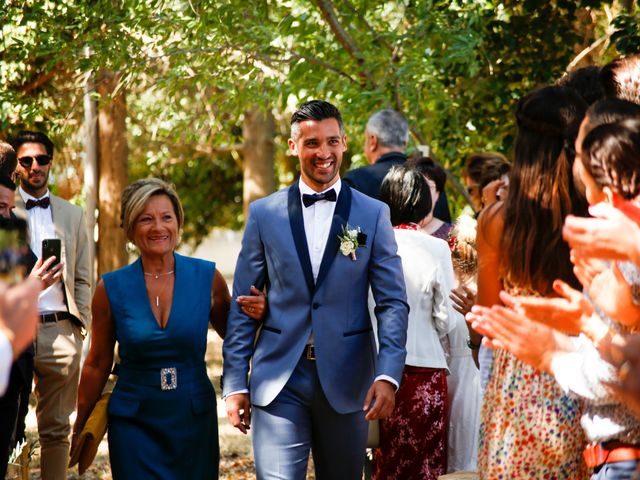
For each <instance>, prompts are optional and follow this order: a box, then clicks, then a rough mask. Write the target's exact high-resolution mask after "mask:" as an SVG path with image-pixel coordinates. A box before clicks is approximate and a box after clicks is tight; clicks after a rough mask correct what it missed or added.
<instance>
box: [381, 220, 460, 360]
mask: <svg viewBox="0 0 640 480" xmlns="http://www.w3.org/2000/svg"><path fill="white" fill-rule="evenodd" d="M394 233H395V237H396V242H397V244H398V255H400V258H401V259H402V268H403V272H404V280H405V284H406V289H407V302H408V303H409V308H410V310H409V325H408V329H407V359H406V361H405V364H406V365H411V366H414V367H430V368H447V360H446V358H445V353H444V349H443V347H442V342H443V341H446V340H445V337H446V336H447V334H448V333H449V332H451V331H452V330H453V328H454V327H455V319H454V316H453V314H452V308H451V304H450V301H449V292H448V291H447V288H446V286H445V282H444V275H445V273H444V271H443V270H444V268H443V262H445V261H446V260H447V259H448V261H449V262H451V254H450V251H449V246H448V245H447V242H445V241H444V240H440V239H439V238H435V237H432V236H431V235H427V234H426V233H423V232H420V231H416V230H399V229H394ZM374 308H375V301H374V299H373V295H372V294H371V292H369V314H370V316H371V319H372V323H373V327H374V332H376V321H375V315H374ZM376 338H377V332H376Z"/></svg>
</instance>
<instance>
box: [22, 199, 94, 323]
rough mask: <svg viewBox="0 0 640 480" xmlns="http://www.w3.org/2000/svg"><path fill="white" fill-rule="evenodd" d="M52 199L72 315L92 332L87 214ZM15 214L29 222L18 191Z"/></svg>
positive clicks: (74, 206) (52, 210)
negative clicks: (90, 327)
mask: <svg viewBox="0 0 640 480" xmlns="http://www.w3.org/2000/svg"><path fill="white" fill-rule="evenodd" d="M50 197H51V216H52V217H53V224H54V226H55V229H56V236H57V238H59V239H60V240H62V242H61V243H62V249H61V252H60V253H61V257H62V261H63V262H64V269H63V271H62V281H63V285H64V294H65V297H66V300H67V305H68V307H69V313H70V314H71V315H73V316H74V317H76V318H77V319H78V320H80V322H81V323H82V325H83V326H84V328H85V329H88V328H89V325H90V324H91V281H92V275H91V264H90V257H89V246H88V238H87V227H86V221H85V218H84V214H83V212H82V209H81V208H80V207H78V206H76V205H73V204H72V203H69V202H67V201H66V200H63V199H62V198H60V197H57V196H55V195H53V194H50ZM13 212H14V214H15V215H16V216H17V217H18V218H23V219H25V220H26V219H27V211H26V209H25V206H24V201H23V200H22V197H21V196H20V193H19V191H18V190H16V207H15V209H14V211H13Z"/></svg>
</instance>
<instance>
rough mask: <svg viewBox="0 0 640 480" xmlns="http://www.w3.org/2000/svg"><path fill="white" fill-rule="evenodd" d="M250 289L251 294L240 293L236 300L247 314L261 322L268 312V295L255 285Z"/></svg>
mask: <svg viewBox="0 0 640 480" xmlns="http://www.w3.org/2000/svg"><path fill="white" fill-rule="evenodd" d="M249 291H250V293H251V295H240V296H239V297H238V298H236V302H237V303H238V305H240V308H241V309H242V311H243V312H244V314H245V315H248V316H249V317H251V318H253V319H254V320H257V321H259V322H261V321H262V320H264V317H265V316H266V313H267V296H266V295H265V294H264V292H262V291H261V290H258V289H257V288H256V287H254V286H253V285H251V288H250V289H249Z"/></svg>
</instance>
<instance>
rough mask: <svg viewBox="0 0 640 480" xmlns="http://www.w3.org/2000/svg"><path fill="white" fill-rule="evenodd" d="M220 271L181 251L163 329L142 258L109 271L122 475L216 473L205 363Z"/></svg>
mask: <svg viewBox="0 0 640 480" xmlns="http://www.w3.org/2000/svg"><path fill="white" fill-rule="evenodd" d="M214 271H215V264H213V263H211V262H207V261H204V260H198V259H192V258H188V257H183V256H181V255H178V254H175V285H174V292H173V303H172V305H171V312H170V315H169V320H168V322H167V325H166V327H165V328H161V327H160V326H159V325H158V322H157V321H156V319H155V317H154V315H153V312H152V310H151V305H150V303H149V300H148V297H147V291H146V287H145V281H144V272H143V269H142V262H141V261H140V259H138V260H137V261H136V262H134V263H132V264H131V265H129V266H127V267H124V268H122V269H120V270H117V271H115V272H111V273H108V274H105V275H104V276H103V279H104V285H105V287H106V291H107V296H108V298H109V304H110V306H111V314H112V317H113V321H114V323H115V331H116V339H117V341H118V343H119V354H120V361H121V363H120V367H119V370H118V381H117V384H116V386H115V388H114V391H113V394H112V395H111V399H110V402H109V409H108V412H109V427H108V428H109V456H110V461H111V470H112V474H113V478H114V479H116V480H119V479H143V478H162V479H184V478H189V479H205V478H207V479H209V478H217V477H218V463H219V456H220V454H219V446H218V423H217V414H216V397H215V392H214V389H213V386H212V385H211V381H210V380H209V377H208V376H207V369H206V365H205V362H204V356H205V350H206V347H207V329H208V326H209V311H210V308H211V284H212V282H213V274H214Z"/></svg>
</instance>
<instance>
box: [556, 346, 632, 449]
mask: <svg viewBox="0 0 640 480" xmlns="http://www.w3.org/2000/svg"><path fill="white" fill-rule="evenodd" d="M572 341H573V344H574V348H575V351H573V352H561V353H556V354H554V355H553V358H552V360H551V372H552V374H553V376H554V377H555V379H556V381H557V382H558V383H559V384H560V387H561V388H562V390H563V391H564V392H565V393H567V394H571V395H573V396H574V397H577V398H579V399H581V400H582V401H583V402H584V405H583V410H582V418H581V419H580V424H581V425H582V428H583V429H584V432H585V435H586V437H587V439H588V440H589V441H591V442H605V441H607V440H612V439H614V440H619V441H623V442H628V443H634V444H635V443H638V442H639V441H640V421H638V420H637V419H636V418H635V416H634V415H633V414H632V413H631V412H630V411H629V410H628V408H626V407H625V405H624V403H622V402H620V401H619V400H618V399H617V398H616V397H615V395H613V394H612V393H611V392H610V391H609V390H608V389H607V388H606V386H605V385H604V384H603V382H615V381H616V378H617V377H616V371H615V369H614V367H613V366H612V365H611V364H610V363H608V362H607V361H605V360H604V359H603V358H602V356H601V355H600V352H599V351H598V350H597V349H596V347H594V345H593V343H592V342H591V341H590V340H589V339H588V338H587V337H585V336H584V335H580V336H579V337H572Z"/></svg>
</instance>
